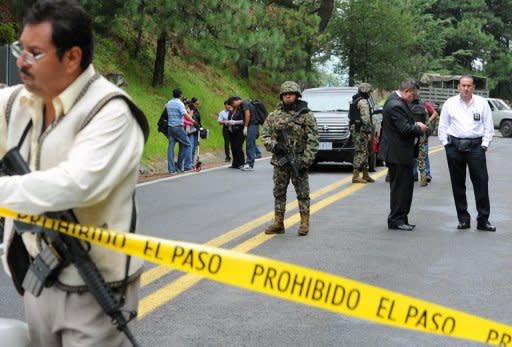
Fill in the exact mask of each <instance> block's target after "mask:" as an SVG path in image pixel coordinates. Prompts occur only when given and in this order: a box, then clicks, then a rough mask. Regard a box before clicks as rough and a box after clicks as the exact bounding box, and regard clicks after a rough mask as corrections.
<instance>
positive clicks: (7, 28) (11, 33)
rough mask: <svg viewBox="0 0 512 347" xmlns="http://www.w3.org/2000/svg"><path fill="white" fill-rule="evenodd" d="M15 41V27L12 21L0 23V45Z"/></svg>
mask: <svg viewBox="0 0 512 347" xmlns="http://www.w3.org/2000/svg"><path fill="white" fill-rule="evenodd" d="M13 41H16V29H15V25H14V23H0V45H4V44H9V43H12V42H13Z"/></svg>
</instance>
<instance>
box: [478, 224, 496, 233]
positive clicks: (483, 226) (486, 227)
mask: <svg viewBox="0 0 512 347" xmlns="http://www.w3.org/2000/svg"><path fill="white" fill-rule="evenodd" d="M476 228H477V229H478V230H482V231H491V232H494V231H496V227H495V226H494V225H492V224H491V223H489V222H487V223H485V224H478V225H477V226H476Z"/></svg>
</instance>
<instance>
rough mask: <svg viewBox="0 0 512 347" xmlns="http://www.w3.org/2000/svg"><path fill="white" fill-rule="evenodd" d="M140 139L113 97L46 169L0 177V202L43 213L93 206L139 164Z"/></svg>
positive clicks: (122, 106)
mask: <svg viewBox="0 0 512 347" xmlns="http://www.w3.org/2000/svg"><path fill="white" fill-rule="evenodd" d="M143 148H144V139H143V135H142V131H141V129H140V127H139V126H138V125H137V123H136V121H135V118H134V117H133V116H132V115H131V114H130V113H129V108H128V106H127V105H126V103H125V102H124V101H122V100H113V101H111V102H110V103H109V104H108V105H107V106H105V107H104V108H103V109H102V110H101V111H100V112H99V113H98V114H97V115H96V116H95V117H94V119H93V120H92V121H91V122H90V123H89V124H88V125H87V126H86V127H85V128H84V129H83V130H82V131H81V132H80V133H79V134H78V135H77V136H76V138H75V141H74V143H73V146H72V148H71V149H70V151H69V155H68V158H67V159H66V160H65V161H62V162H61V163H60V164H59V165H57V166H55V167H53V168H51V169H49V170H45V171H34V172H32V173H30V174H27V175H24V176H10V177H8V176H6V177H0V206H2V207H5V208H9V209H12V210H15V211H17V212H20V213H27V214H41V213H43V212H46V211H60V210H66V209H69V208H76V207H84V206H89V205H93V204H95V203H97V202H99V201H102V200H104V199H105V198H106V197H107V196H108V194H109V193H110V192H111V191H112V189H113V187H116V186H117V184H118V183H119V182H120V181H122V180H123V179H124V178H125V177H126V176H127V175H128V174H130V173H131V172H133V170H134V169H135V168H136V167H138V165H139V161H140V158H141V156H142V151H143Z"/></svg>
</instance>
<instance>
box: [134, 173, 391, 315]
mask: <svg viewBox="0 0 512 347" xmlns="http://www.w3.org/2000/svg"><path fill="white" fill-rule="evenodd" d="M386 173H387V170H381V171H379V172H378V173H376V174H374V175H372V177H373V178H376V179H378V178H380V177H382V176H385V175H386ZM350 179H352V178H350ZM365 186H366V185H365V184H354V185H351V186H350V187H347V188H345V189H343V190H342V191H340V192H338V193H336V194H333V195H332V196H329V197H327V198H325V199H323V200H320V201H319V202H317V203H315V204H313V205H312V206H311V208H310V213H311V214H315V213H316V212H318V211H320V210H321V209H323V208H325V207H327V206H329V205H331V204H333V203H334V202H336V201H339V200H341V199H344V198H346V197H347V196H349V195H351V194H353V193H354V192H356V191H358V190H360V189H362V188H364V187H365ZM299 219H300V216H299V213H295V214H293V215H292V216H290V217H288V218H286V220H285V228H289V227H291V226H293V225H295V224H297V223H298V222H299ZM274 236H275V235H266V234H263V233H260V234H258V235H256V236H254V237H252V238H250V239H249V240H247V241H245V242H242V243H241V244H240V245H238V246H236V247H234V248H233V250H234V251H237V252H242V253H247V252H249V251H250V250H252V249H254V248H256V247H258V246H259V245H261V244H263V243H265V242H266V241H268V240H270V239H272V238H273V237H274ZM201 280H202V278H201V277H199V276H196V275H191V274H185V275H183V276H181V277H180V278H178V279H176V280H174V281H172V282H170V283H169V284H167V285H165V286H163V287H162V288H159V289H157V290H156V291H154V292H153V293H150V294H149V295H147V296H145V297H144V298H142V299H141V300H140V303H139V309H138V317H139V319H142V318H144V317H145V316H146V315H147V314H149V313H151V312H153V311H154V310H156V309H157V308H159V307H160V306H162V305H164V304H166V303H167V302H169V301H170V300H172V299H174V298H175V297H176V296H178V295H179V294H181V293H183V292H184V291H186V290H187V289H190V288H191V287H193V286H194V285H195V284H197V283H198V282H199V281H201Z"/></svg>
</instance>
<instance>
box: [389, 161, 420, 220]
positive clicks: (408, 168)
mask: <svg viewBox="0 0 512 347" xmlns="http://www.w3.org/2000/svg"><path fill="white" fill-rule="evenodd" d="M387 167H388V169H389V178H390V181H389V187H390V190H391V192H390V196H389V205H390V210H391V211H390V212H389V216H388V226H397V225H401V224H408V223H409V219H408V217H407V215H408V214H409V211H410V210H411V203H412V193H413V188H414V176H413V173H412V165H402V164H391V163H388V164H387Z"/></svg>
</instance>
